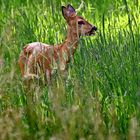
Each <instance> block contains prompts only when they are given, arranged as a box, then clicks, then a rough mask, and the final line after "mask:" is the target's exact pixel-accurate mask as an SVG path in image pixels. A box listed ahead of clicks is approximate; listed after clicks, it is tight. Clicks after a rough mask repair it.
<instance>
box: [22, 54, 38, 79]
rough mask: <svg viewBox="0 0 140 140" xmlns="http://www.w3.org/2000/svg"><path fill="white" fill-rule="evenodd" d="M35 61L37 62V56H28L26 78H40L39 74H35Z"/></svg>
mask: <svg viewBox="0 0 140 140" xmlns="http://www.w3.org/2000/svg"><path fill="white" fill-rule="evenodd" d="M34 62H35V57H33V55H30V56H29V58H28V62H27V64H26V66H25V71H26V72H25V74H24V77H23V79H24V80H30V79H34V78H36V79H39V76H38V75H37V74H35V73H34V71H33V67H34V66H33V64H34Z"/></svg>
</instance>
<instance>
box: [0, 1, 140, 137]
mask: <svg viewBox="0 0 140 140" xmlns="http://www.w3.org/2000/svg"><path fill="white" fill-rule="evenodd" d="M68 3H71V4H72V5H73V6H74V7H75V8H77V9H78V7H79V6H80V4H81V9H78V14H79V15H82V16H83V17H84V18H86V19H87V20H88V21H89V22H90V23H93V24H94V25H96V26H97V27H98V33H97V34H96V35H95V36H94V37H82V38H81V39H80V40H79V47H78V49H77V51H76V54H75V56H74V59H73V60H72V61H71V62H70V64H69V66H68V72H67V74H66V76H65V77H61V76H60V75H59V74H56V75H55V76H54V77H53V79H52V82H53V85H52V86H50V87H47V86H45V85H44V84H43V83H42V82H40V81H33V82H32V84H31V85H28V87H26V86H24V84H23V82H22V79H21V76H20V72H19V67H18V65H17V61H18V57H19V53H20V51H21V49H22V48H23V46H24V45H25V44H27V43H29V42H34V41H40V42H44V43H47V44H57V43H60V42H62V41H63V40H64V37H65V35H66V23H65V20H64V19H63V17H62V14H61V5H66V4H68ZM0 10H1V13H0V34H1V36H0V81H1V82H0V139H1V140H6V139H64V140H66V139H92V140H93V139H95V140H96V139H97V140H98V139H112V140H115V139H116V140H118V139H139V138H140V123H139V122H140V113H139V112H140V110H139V106H140V104H139V101H140V98H139V96H140V88H139V87H140V16H139V13H140V11H139V10H140V3H139V1H138V0H134V1H126V0H123V1H120V0H114V1H111V0H102V1H99V0H94V1H92V0H85V1H79V0H78V1H75V0H71V2H69V1H67V0H64V1H62V0H61V1H60V0H57V1H54V0H52V1H50V0H34V1H31V0H0Z"/></svg>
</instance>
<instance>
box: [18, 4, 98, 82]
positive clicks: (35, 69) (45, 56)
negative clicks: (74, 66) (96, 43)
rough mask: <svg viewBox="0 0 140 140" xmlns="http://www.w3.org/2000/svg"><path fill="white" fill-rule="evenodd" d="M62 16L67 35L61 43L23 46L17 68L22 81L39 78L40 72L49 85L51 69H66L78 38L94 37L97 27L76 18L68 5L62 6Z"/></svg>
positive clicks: (36, 43) (39, 43)
mask: <svg viewBox="0 0 140 140" xmlns="http://www.w3.org/2000/svg"><path fill="white" fill-rule="evenodd" d="M61 8H62V15H63V17H64V19H65V20H66V23H67V35H66V38H65V40H64V41H63V43H61V44H56V45H48V44H45V43H41V42H33V43H29V44H27V45H25V46H24V48H23V49H22V51H21V53H20V55H19V60H18V63H19V68H20V73H21V76H22V78H23V79H28V80H29V79H32V78H39V74H40V71H41V73H43V75H44V77H45V81H46V83H47V84H50V83H51V76H52V75H53V68H54V67H56V69H57V70H59V71H60V73H63V72H65V71H66V69H67V64H68V63H69V62H70V60H71V58H73V57H74V53H75V51H76V49H77V47H78V40H79V38H80V36H91V35H95V33H96V30H97V27H96V26H94V25H92V24H90V23H89V22H88V21H86V20H85V19H84V18H83V17H81V16H78V15H77V13H76V10H75V9H74V8H73V7H72V6H71V5H70V4H68V5H67V6H62V7H61Z"/></svg>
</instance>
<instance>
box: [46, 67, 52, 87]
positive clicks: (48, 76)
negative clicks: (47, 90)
mask: <svg viewBox="0 0 140 140" xmlns="http://www.w3.org/2000/svg"><path fill="white" fill-rule="evenodd" d="M45 75H46V82H47V84H48V85H50V84H51V70H50V69H47V70H46V73H45Z"/></svg>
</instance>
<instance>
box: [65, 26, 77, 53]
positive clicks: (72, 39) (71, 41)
mask: <svg viewBox="0 0 140 140" xmlns="http://www.w3.org/2000/svg"><path fill="white" fill-rule="evenodd" d="M78 39H79V35H78V33H77V31H76V30H74V29H73V28H72V27H70V26H69V27H68V32H67V36H66V39H65V41H64V43H63V46H64V47H65V48H66V49H67V50H70V51H71V52H72V54H74V52H75V50H76V48H77V46H78Z"/></svg>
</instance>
